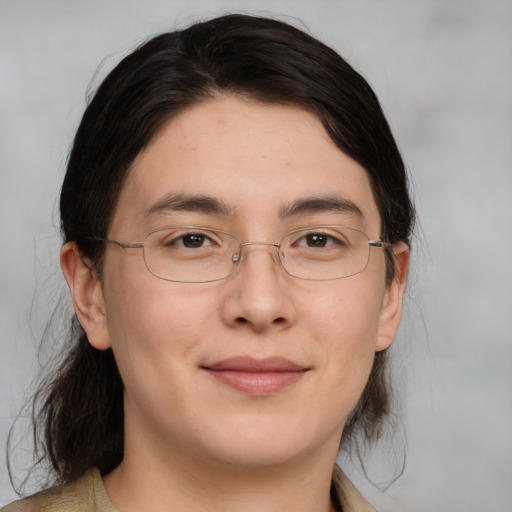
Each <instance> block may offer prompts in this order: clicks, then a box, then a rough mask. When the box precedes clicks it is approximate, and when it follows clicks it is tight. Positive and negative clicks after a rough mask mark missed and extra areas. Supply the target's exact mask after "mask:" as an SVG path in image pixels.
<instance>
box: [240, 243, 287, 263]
mask: <svg viewBox="0 0 512 512" xmlns="http://www.w3.org/2000/svg"><path fill="white" fill-rule="evenodd" d="M251 245H266V246H269V247H273V248H274V249H276V251H277V258H275V260H276V261H277V262H279V263H281V254H280V251H279V249H280V248H281V244H280V243H277V242H243V243H240V245H239V248H238V252H237V254H235V255H234V256H233V263H237V264H238V263H240V262H241V260H242V249H244V248H245V247H249V246H251Z"/></svg>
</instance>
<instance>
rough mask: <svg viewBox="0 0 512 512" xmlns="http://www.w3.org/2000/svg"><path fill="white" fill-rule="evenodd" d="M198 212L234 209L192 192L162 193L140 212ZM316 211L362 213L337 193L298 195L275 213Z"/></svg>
mask: <svg viewBox="0 0 512 512" xmlns="http://www.w3.org/2000/svg"><path fill="white" fill-rule="evenodd" d="M179 211H184V212H199V213H208V214H215V215H221V216H225V217H233V216H234V215H235V209H234V208H233V207H232V206H230V205H229V204H227V203H226V202H225V201H223V200H222V199H219V198H216V197H212V196H206V195H193V194H166V195H164V196H163V197H161V198H160V199H158V200H157V201H156V202H155V203H154V204H153V205H151V206H150V207H149V208H148V209H147V210H146V211H145V212H144V215H145V216H147V217H150V216H153V215H158V214H164V213H168V212H179ZM320 212H342V213H350V214H353V215H355V216H357V217H361V218H362V217H364V215H363V212H362V211H361V209H360V208H359V206H357V204H356V203H354V202H353V201H351V200H350V199H347V198H344V197H340V196H334V195H331V196H320V197H306V198H303V199H298V200H296V201H293V202H292V203H290V204H287V205H283V206H282V207H281V208H280V211H279V216H280V217H281V218H289V217H293V216H296V215H302V214H308V213H320Z"/></svg>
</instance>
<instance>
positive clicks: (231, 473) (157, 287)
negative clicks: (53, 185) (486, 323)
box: [61, 96, 408, 512]
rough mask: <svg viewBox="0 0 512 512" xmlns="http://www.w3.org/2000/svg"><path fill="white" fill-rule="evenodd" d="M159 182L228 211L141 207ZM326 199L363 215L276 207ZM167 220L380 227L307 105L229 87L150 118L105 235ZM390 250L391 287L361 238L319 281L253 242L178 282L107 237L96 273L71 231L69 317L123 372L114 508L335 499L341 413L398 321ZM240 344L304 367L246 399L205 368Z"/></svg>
mask: <svg viewBox="0 0 512 512" xmlns="http://www.w3.org/2000/svg"><path fill="white" fill-rule="evenodd" d="M165 194H188V195H207V196H209V197H212V198H215V199H217V200H221V201H222V202H223V203H224V204H225V205H227V206H228V207H229V209H230V212H217V213H211V212H204V211H186V210H180V211H173V210H171V211H159V212H158V213H154V214H150V215H148V214H146V213H145V212H147V211H148V210H149V209H151V207H152V206H153V205H154V204H155V203H157V202H158V201H159V200H161V198H162V197H163V196H165ZM323 196H330V197H332V196H336V197H338V198H343V199H347V200H350V201H351V202H353V203H355V204H356V205H357V207H358V208H359V209H360V211H361V214H362V215H360V216H359V215H356V214H354V213H350V212H340V211H332V210H329V209H327V211H318V212H307V213H300V214H296V215H290V216H287V217H283V216H282V215H281V210H282V208H283V207H287V206H289V205H290V204H291V203H293V202H294V201H298V200H302V199H304V198H311V197H314V198H317V197H323ZM192 210H193V209H192ZM173 224H194V225H200V226H201V225H203V226H204V225H207V226H211V227H217V228H220V229H224V230H226V231H229V232H232V233H234V234H236V235H237V236H238V238H239V239H240V240H242V241H267V242H275V241H279V240H280V239H281V237H282V236H283V235H284V234H285V233H286V232H288V231H290V230H292V229H294V228H298V227H303V226H308V225H318V224H344V225H347V226H351V227H354V228H357V229H360V230H362V231H364V232H365V233H367V234H368V236H369V237H370V238H371V239H373V240H379V234H380V227H381V226H380V215H379V212H378V209H377V206H376V203H375V200H374V197H373V194H372V191H371V187H370V183H369V180H368V177H367V174H366V171H365V170H364V169H363V168H362V167H361V166H360V165H359V164H358V163H356V162H355V161H354V160H352V159H351V158H349V157H348V156H347V155H345V154H344V153H343V152H341V151H340V150H339V149H338V148H337V147H336V146H335V145H334V143H333V142H332V141H331V139H330V138H329V137H328V135H327V133H326V132H325V130H324V128H323V127H322V125H321V123H320V121H319V120H318V119H317V118H316V117H315V116H314V115H312V114H310V113H308V112H306V111H304V110H301V109H299V108H295V107H290V106H282V105H263V104H260V103H257V102H255V101H252V100H249V99H247V98H240V97H233V96H220V97H217V98H215V99H213V100H209V101H207V102H204V103H201V104H198V105H195V106H193V107H192V108H190V109H189V110H187V111H185V112H183V113H181V114H180V115H178V116H176V117H175V118H173V119H172V120H171V121H170V122H168V123H167V124H166V125H165V126H164V127H163V128H162V129H161V130H160V132H159V133H158V134H157V135H156V136H155V138H154V139H153V140H152V142H151V144H150V145H149V146H148V147H147V148H146V149H145V150H144V151H143V152H141V154H139V155H138V157H137V159H136V160H135V162H134V164H133V166H132V169H131V171H130V174H129V176H128V178H127V180H126V182H125V184H124V186H123V188H122V190H121V192H120V197H119V202H118V204H117V207H116V210H115V214H114V217H113V221H112V225H111V227H110V231H109V235H108V236H109V238H111V239H114V240H119V241H122V242H138V241H141V240H143V239H144V237H145V235H147V234H148V233H149V232H150V231H151V230H153V229H157V228H159V227H164V226H167V225H173ZM394 252H395V265H396V270H397V272H396V277H395V278H394V280H393V281H392V283H391V284H390V285H389V286H387V285H386V283H385V264H384V252H383V250H382V249H378V248H374V249H371V256H370V261H369V264H368V267H367V268H366V269H365V270H364V272H362V273H360V274H358V275H356V276H352V277H350V278H346V279H339V280H332V281H322V282H319V281H305V280H300V279H296V278H293V277H291V276H289V275H288V274H286V273H285V272H284V270H283V269H282V268H281V267H280V265H279V263H278V262H277V261H276V258H275V250H274V249H272V248H271V247H268V246H263V245H256V246H250V247H246V248H245V249H244V256H243V261H242V263H241V265H240V267H239V268H238V269H237V271H236V272H235V273H234V274H233V275H232V276H230V277H229V278H227V279H225V280H223V281H218V282H213V283H201V284H197V283H195V284H187V283H175V282H169V281H164V280H162V279H158V278H156V277H155V276H153V275H151V274H150V273H149V272H148V270H147V269H146V267H145V264H144V261H143V258H142V254H141V251H140V250H123V249H121V248H120V247H117V246H114V245H109V246H108V247H107V250H106V257H105V263H104V268H103V272H102V280H101V281H100V280H99V278H98V276H97V275H96V274H95V273H92V272H91V271H90V270H89V268H88V267H87V263H88V262H87V261H84V260H82V258H81V256H80V253H79V251H78V250H77V248H76V246H75V245H74V244H73V243H69V244H66V245H65V246H64V248H63V250H62V255H61V262H62V268H63V272H64V274H65V276H66V279H67V281H68V284H69V286H70V289H71V292H72V295H73V300H74V304H75V309H76V312H77V315H78V318H79V320H80V323H81V325H82V326H83V328H84V329H85V331H86V333H87V336H88V339H89V341H90V343H91V344H92V345H93V346H94V347H96V348H98V349H100V350H104V349H106V348H108V347H112V348H113V350H114V354H115V357H116V360H117V363H118V365H119V368H120V372H121V375H122V377H123V381H124V384H125V430H126V447H125V459H124V460H123V462H122V463H121V465H120V466H119V467H118V468H117V469H116V470H114V471H113V472H112V473H111V474H110V475H107V476H106V477H105V478H104V482H105V486H106V489H107V492H108V493H109V496H110V497H111V499H112V501H113V503H114V504H115V505H116V506H117V507H118V508H119V510H121V511H122V512H130V511H132V510H134V511H135V510H141V509H150V510H153V511H157V512H158V511H160V510H162V511H163V510H168V505H169V504H170V503H172V504H173V507H176V510H179V509H183V510H192V511H195V510H197V511H202V510H209V511H212V510H223V511H242V510H243V511H263V510H265V511H266V512H268V511H274V510H275V511H278V510H279V511H281V510H284V509H285V507H286V509H290V510H298V511H309V510H311V511H312V510H315V511H318V510H321V511H328V510H330V509H331V506H332V505H331V503H330V500H329V485H330V477H331V471H332V466H333V464H334V462H335V458H336V455H337V451H338V447H339V443H340V439H341V435H342V431H343V425H344V423H345V420H346V418H347V415H348V414H349V412H350V411H351V410H352V408H353V407H354V406H355V404H356V403H357V400H358V398H359V396H360V394H361V392H362V390H363V388H364V386H365V383H366V381H367V378H368V375H369V373H370V370H371V366H372V362H373V358H374V355H375V352H376V351H380V350H384V349H386V348H388V347H389V346H390V344H391V343H392V341H393V338H394V336H395V334H396V330H397V328H398V324H399V320H400V314H401V305H402V295H403V291H404V287H405V279H406V274H407V263H408V249H407V247H406V246H405V245H404V244H397V245H396V246H395V247H394ZM234 356H250V357H252V358H256V359H261V358H264V357H270V356H279V357H284V358H286V359H288V360H291V361H293V362H295V363H297V364H300V365H301V366H303V367H305V368H307V371H306V372H305V373H304V376H303V377H301V378H300V379H299V380H298V381H297V382H296V383H294V384H292V385H291V386H288V387H285V388H284V389H282V390H280V391H278V392H275V393H271V394H267V395H265V396H253V395H250V394H247V393H244V392H241V391H238V390H235V389H233V388H232V387H230V386H227V385H225V384H224V383H222V382H219V381H218V380H217V379H215V378H213V377H212V376H211V375H210V374H209V373H208V372H206V371H205V370H204V366H205V365H208V364H211V363H212V362H215V361H218V360H223V359H226V358H229V357H234Z"/></svg>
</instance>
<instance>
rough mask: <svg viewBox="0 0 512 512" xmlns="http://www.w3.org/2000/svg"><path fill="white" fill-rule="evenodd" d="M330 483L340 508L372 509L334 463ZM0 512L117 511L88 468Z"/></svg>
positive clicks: (365, 511)
mask: <svg viewBox="0 0 512 512" xmlns="http://www.w3.org/2000/svg"><path fill="white" fill-rule="evenodd" d="M332 481H333V485H334V489H335V491H336V495H337V497H338V500H339V503H340V504H341V509H342V511H343V512H376V510H375V509H374V508H373V507H372V506H371V505H370V504H369V503H368V502H367V501H366V500H365V499H364V498H363V497H362V496H361V494H360V493H359V491H358V490H357V489H356V488H355V487H354V486H353V485H352V483H351V482H350V480H349V479H348V478H347V477H346V476H345V474H344V473H343V471H341V469H340V468H339V467H338V466H335V467H334V472H333V478H332ZM0 512H118V510H117V509H116V507H114V505H112V502H111V501H110V499H109V497H108V496H107V493H106V491H105V487H103V481H102V480H101V476H100V473H99V471H98V470H97V469H92V470H90V471H88V472H87V473H85V475H84V476H82V477H81V478H79V479H78V480H76V481H75V482H72V483H70V484H68V485H64V486H57V487H52V488H51V489H47V490H46V491H42V492H40V493H37V494H35V495H34V496H30V497H29V498H25V499H22V500H19V501H15V502H13V503H11V504H10V505H7V506H5V507H4V508H2V509H0Z"/></svg>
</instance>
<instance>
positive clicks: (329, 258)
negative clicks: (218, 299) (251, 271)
mask: <svg viewBox="0 0 512 512" xmlns="http://www.w3.org/2000/svg"><path fill="white" fill-rule="evenodd" d="M96 240H100V241H103V242H107V243H111V244H115V245H117V246H119V247H122V248H123V249H142V251H143V256H144V262H145V263H146V267H147V269H148V270H149V272H151V273H152V274H153V275H154V276H156V277H159V278H160V279H165V280H167V281H175V282H179V283H208V282H211V281H220V280H221V279H226V278H227V277H229V276H230V275H231V274H233V273H234V272H235V270H236V269H237V267H238V266H239V264H240V262H241V261H242V254H243V250H244V249H245V248H246V247H249V246H252V245H267V246H270V247H272V248H273V249H275V250H276V256H277V257H276V261H278V262H279V263H280V264H281V265H282V267H283V268H284V270H285V271H286V272H287V273H288V274H289V275H291V276H293V277H296V278H298V279H306V280H311V281H329V280H333V279H342V278H345V277H350V276H353V275H356V274H359V273H361V272H363V270H364V269H365V268H366V267H367V265H368V261H369V259H370V249H371V248H372V247H378V248H386V247H389V246H390V245H391V244H389V243H387V242H381V241H375V240H370V239H369V237H368V236H367V235H366V234H365V233H363V232H362V231H358V230H357V229H351V228H345V227H342V226H314V227H310V228H302V229H295V230H294V231H290V232H289V233H287V234H286V235H284V236H283V238H282V239H281V241H280V242H279V243H275V242H243V243H242V242H240V240H239V239H238V238H237V237H236V236H235V235H233V234H232V233H228V232H227V231H222V230H220V229H212V228H205V227H199V226H170V227H165V228H161V229H157V230H155V231H152V232H151V233H149V235H147V236H146V238H145V239H144V241H143V242H138V243H122V242H118V241H116V240H110V239H105V238H96Z"/></svg>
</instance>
